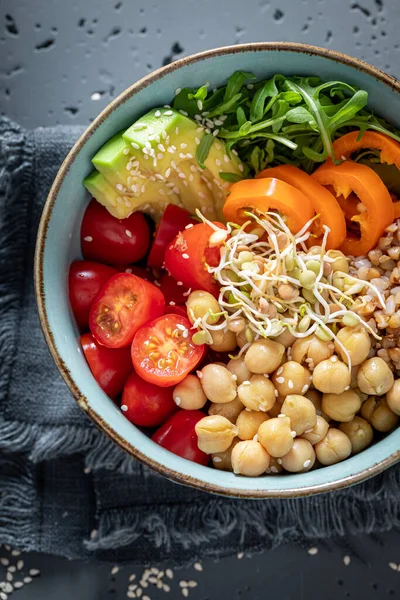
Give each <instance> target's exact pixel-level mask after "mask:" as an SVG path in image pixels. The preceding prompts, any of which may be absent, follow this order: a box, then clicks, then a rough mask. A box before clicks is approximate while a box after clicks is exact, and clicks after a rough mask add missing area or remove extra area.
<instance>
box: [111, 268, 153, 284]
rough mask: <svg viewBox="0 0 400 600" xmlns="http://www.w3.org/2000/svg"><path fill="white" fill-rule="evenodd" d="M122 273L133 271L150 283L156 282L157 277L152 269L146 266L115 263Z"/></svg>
mask: <svg viewBox="0 0 400 600" xmlns="http://www.w3.org/2000/svg"><path fill="white" fill-rule="evenodd" d="M113 266H114V267H115V268H116V269H117V271H118V272H120V273H133V275H136V276H137V277H141V278H142V279H145V280H146V281H150V283H154V282H155V280H156V278H155V277H154V275H153V273H152V272H151V270H150V269H145V268H144V267H137V266H136V265H113Z"/></svg>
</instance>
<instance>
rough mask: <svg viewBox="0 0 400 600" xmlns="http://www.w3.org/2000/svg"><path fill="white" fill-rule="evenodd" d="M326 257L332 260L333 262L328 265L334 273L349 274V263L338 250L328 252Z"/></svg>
mask: <svg viewBox="0 0 400 600" xmlns="http://www.w3.org/2000/svg"><path fill="white" fill-rule="evenodd" d="M327 255H328V256H329V258H333V259H334V261H333V262H331V263H329V264H330V265H331V267H332V271H333V272H334V273H335V272H336V271H342V272H343V273H348V272H349V261H348V259H347V257H346V256H345V255H344V254H343V252H340V250H328V252H327Z"/></svg>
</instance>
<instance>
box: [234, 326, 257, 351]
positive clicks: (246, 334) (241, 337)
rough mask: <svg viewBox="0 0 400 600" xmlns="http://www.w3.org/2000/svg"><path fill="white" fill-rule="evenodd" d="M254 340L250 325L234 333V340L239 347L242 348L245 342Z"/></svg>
mask: <svg viewBox="0 0 400 600" xmlns="http://www.w3.org/2000/svg"><path fill="white" fill-rule="evenodd" d="M253 340H254V333H253V332H252V330H251V329H250V327H246V328H245V329H243V331H240V332H239V333H237V334H236V342H237V345H238V346H239V348H243V346H245V345H246V344H249V343H251V342H252V341H253Z"/></svg>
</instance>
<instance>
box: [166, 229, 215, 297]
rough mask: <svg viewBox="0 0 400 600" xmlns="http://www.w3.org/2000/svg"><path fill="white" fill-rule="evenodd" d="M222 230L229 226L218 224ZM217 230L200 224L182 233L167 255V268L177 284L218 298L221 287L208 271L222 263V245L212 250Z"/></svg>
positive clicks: (173, 242)
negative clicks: (210, 241) (211, 242)
mask: <svg viewBox="0 0 400 600" xmlns="http://www.w3.org/2000/svg"><path fill="white" fill-rule="evenodd" d="M215 225H218V227H221V228H222V229H224V228H225V225H222V223H215ZM212 233H214V229H212V227H210V226H209V225H207V224H206V223H198V224H197V225H194V226H193V227H191V228H189V229H185V230H184V231H182V232H181V233H178V235H177V236H176V238H175V239H174V240H173V241H172V242H171V244H170V245H169V246H168V248H167V250H166V252H165V260H164V262H165V268H166V269H167V270H168V271H169V272H170V273H171V275H172V277H173V278H174V279H176V281H182V283H183V286H184V287H185V288H187V289H189V288H191V289H192V290H205V291H206V292H210V294H213V295H214V296H216V297H218V294H219V285H218V284H217V283H216V282H215V280H214V277H213V276H212V274H211V273H209V272H208V269H207V266H208V265H210V266H211V267H216V266H217V265H219V261H220V246H213V247H210V245H209V240H210V236H211V234H212Z"/></svg>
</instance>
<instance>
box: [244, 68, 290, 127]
mask: <svg viewBox="0 0 400 600" xmlns="http://www.w3.org/2000/svg"><path fill="white" fill-rule="evenodd" d="M277 78H282V79H284V78H283V77H282V76H281V75H274V77H272V79H268V81H266V82H265V83H264V85H262V86H261V87H259V88H258V90H257V91H256V93H255V94H254V97H253V100H252V101H251V106H250V121H259V120H260V119H262V117H263V115H264V106H265V101H266V99H267V98H274V97H275V96H278V94H279V90H278V88H277V86H276V79H277Z"/></svg>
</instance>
